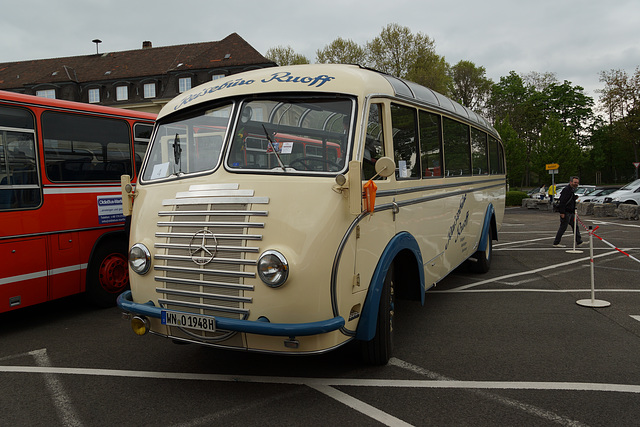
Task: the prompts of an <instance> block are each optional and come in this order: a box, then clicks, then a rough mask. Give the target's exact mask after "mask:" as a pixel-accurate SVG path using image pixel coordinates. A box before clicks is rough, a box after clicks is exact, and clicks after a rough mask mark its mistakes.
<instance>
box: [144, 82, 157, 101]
mask: <svg viewBox="0 0 640 427" xmlns="http://www.w3.org/2000/svg"><path fill="white" fill-rule="evenodd" d="M144 97H145V98H155V97H156V84H155V83H145V85H144Z"/></svg>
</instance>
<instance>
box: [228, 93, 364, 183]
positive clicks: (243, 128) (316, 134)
mask: <svg viewBox="0 0 640 427" xmlns="http://www.w3.org/2000/svg"><path fill="white" fill-rule="evenodd" d="M352 109H353V102H352V101H351V100H349V99H336V98H332V99H318V98H313V99H308V98H304V99H257V100H251V101H246V102H244V103H242V106H241V108H240V120H239V121H238V125H237V128H236V130H235V132H233V134H232V135H233V140H232V141H231V149H230V150H229V156H228V158H227V167H228V168H229V169H231V170H236V171H240V170H258V171H272V172H275V173H283V172H287V173H291V172H293V173H295V172H302V173H329V174H335V173H337V172H339V171H342V170H343V169H344V168H345V163H346V162H345V158H346V155H347V152H348V150H347V146H348V143H349V135H350V132H349V129H350V125H351V116H352V113H351V112H352Z"/></svg>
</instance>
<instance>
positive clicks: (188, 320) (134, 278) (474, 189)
mask: <svg viewBox="0 0 640 427" xmlns="http://www.w3.org/2000/svg"><path fill="white" fill-rule="evenodd" d="M412 129H413V130H412ZM465 129H466V135H467V136H466V140H467V141H466V142H465V141H464V139H465V137H464V135H463V134H464V132H465ZM443 135H444V150H443V148H442V139H443V138H442V137H443ZM483 138H484V139H483ZM450 141H453V142H450ZM483 141H484V142H483ZM483 144H484V145H483ZM483 146H484V148H483ZM448 147H449V148H450V152H449V153H447V148H448ZM465 147H466V148H465ZM443 151H444V153H443ZM503 156H504V154H503V149H502V145H501V143H500V141H499V136H498V134H497V133H496V132H495V130H493V128H492V127H491V126H490V125H489V124H488V123H487V122H486V121H485V120H484V119H482V118H481V117H480V116H478V115H476V114H475V113H472V112H470V111H469V110H468V109H466V108H463V107H462V106H460V105H459V104H456V103H455V102H453V101H451V100H449V99H448V98H446V97H444V96H442V95H439V94H437V93H435V92H433V91H430V90H429V89H426V88H423V87H421V86H418V85H415V84H412V83H409V82H405V81H402V80H399V79H395V78H393V77H390V76H388V75H384V74H381V73H378V72H375V71H371V70H366V69H361V68H360V67H357V66H346V65H308V66H292V67H282V68H268V69H260V70H256V71H251V72H247V73H242V74H237V75H233V76H229V77H227V78H226V79H223V80H215V81H212V82H209V83H205V84H203V85H201V86H199V87H196V88H194V89H192V90H191V91H189V92H186V93H184V94H182V95H181V96H178V97H177V98H175V99H174V100H173V101H171V102H170V103H169V104H167V106H166V107H165V108H164V109H163V110H162V111H161V113H160V115H159V117H158V121H157V123H156V127H155V130H154V137H153V141H152V144H151V145H150V148H149V150H148V152H147V156H146V158H145V163H144V166H143V170H142V175H141V176H140V179H139V182H138V185H137V187H136V189H135V192H133V191H132V190H131V189H130V187H127V190H129V192H128V194H127V191H126V190H125V196H124V198H123V199H124V200H131V199H133V200H134V202H133V214H132V215H133V216H132V227H131V235H130V246H131V248H132V249H131V250H130V255H129V259H130V277H131V292H130V293H126V294H123V296H121V297H120V299H119V301H118V304H119V306H120V307H121V308H122V309H123V310H124V311H125V312H126V313H128V314H130V317H131V318H132V325H133V327H134V330H135V331H136V333H139V334H144V333H146V332H148V331H150V332H152V333H154V334H157V335H162V336H167V337H171V338H172V339H174V340H177V341H185V342H196V343H200V344H205V345H211V346H218V347H224V348H230V349H242V350H245V349H247V350H254V351H262V352H273V353H299V354H310V353H319V352H324V351H328V350H331V349H334V348H336V347H338V346H340V345H343V344H345V343H346V342H349V341H351V340H354V339H356V340H359V341H362V343H363V344H362V345H363V348H364V352H363V354H364V355H365V359H366V360H367V361H369V362H372V363H386V361H387V360H388V358H389V357H390V354H391V347H392V333H393V308H394V307H393V304H394V299H395V298H396V297H407V298H415V299H418V300H422V301H424V297H425V291H426V290H427V289H428V288H430V287H431V286H433V285H434V284H436V283H437V282H438V281H440V280H441V279H442V278H443V277H445V276H446V275H447V274H448V273H449V272H451V271H452V270H453V269H455V268H456V267H458V266H459V265H461V264H462V263H463V262H468V263H470V264H471V267H472V268H474V269H475V270H478V271H480V272H483V271H486V270H487V269H488V268H489V265H490V261H491V255H492V254H491V241H492V240H494V239H496V238H497V232H498V230H499V228H500V225H501V223H502V218H503V213H504V200H505V191H506V181H505V171H504V157H503ZM374 162H375V163H374ZM447 163H449V166H450V167H448V165H447ZM376 164H377V171H378V172H379V173H378V174H376V172H375V171H374V168H376V166H375V165H376ZM367 182H369V185H368V186H370V185H371V183H373V184H375V186H376V187H377V191H376V192H375V202H374V203H375V208H374V209H373V211H372V212H371V211H370V210H369V209H368V206H367V203H366V202H367V201H366V200H365V199H364V198H363V184H366V183H367ZM127 208H128V206H125V212H127ZM178 325H179V326H178Z"/></svg>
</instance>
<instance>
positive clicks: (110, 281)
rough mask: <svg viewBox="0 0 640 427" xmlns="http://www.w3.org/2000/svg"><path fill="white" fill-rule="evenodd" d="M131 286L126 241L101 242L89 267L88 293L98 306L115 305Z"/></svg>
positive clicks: (92, 301)
mask: <svg viewBox="0 0 640 427" xmlns="http://www.w3.org/2000/svg"><path fill="white" fill-rule="evenodd" d="M128 288H129V266H128V260H127V255H126V244H125V243H124V241H121V240H117V239H112V240H107V241H104V242H99V243H98V244H97V246H96V247H95V249H94V251H93V254H92V257H91V260H90V261H89V268H88V269H87V290H86V295H87V298H88V299H89V302H91V303H92V304H94V305H96V306H98V307H113V306H114V305H116V298H118V295H120V294H121V293H122V292H123V291H125V290H127V289H128Z"/></svg>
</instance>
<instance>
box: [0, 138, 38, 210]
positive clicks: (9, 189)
mask: <svg viewBox="0 0 640 427" xmlns="http://www.w3.org/2000/svg"><path fill="white" fill-rule="evenodd" d="M0 153H1V154H0V161H1V162H0V163H1V165H0V177H1V178H0V209H22V208H34V207H37V206H39V205H40V186H39V184H38V171H37V168H36V156H35V140H34V135H33V134H32V133H22V132H14V131H0ZM7 166H8V167H7Z"/></svg>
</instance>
